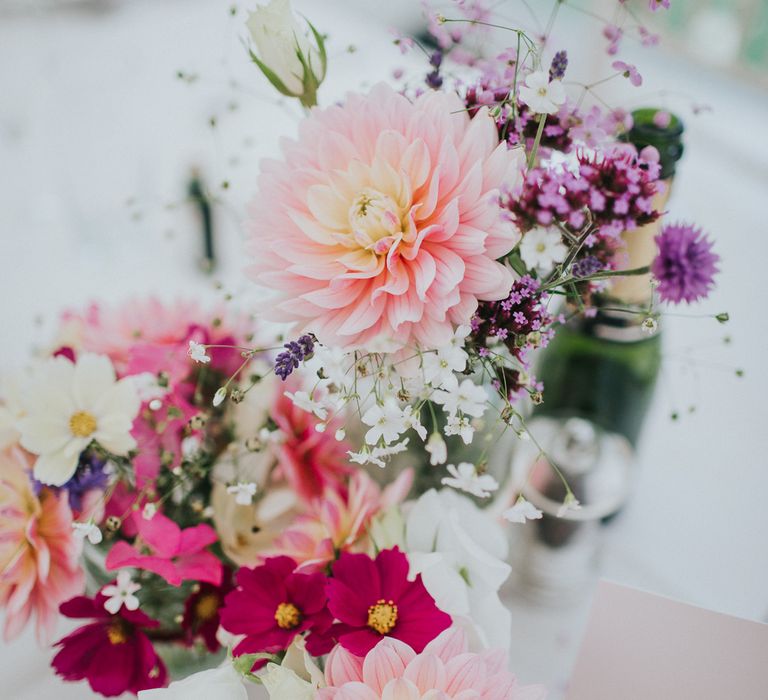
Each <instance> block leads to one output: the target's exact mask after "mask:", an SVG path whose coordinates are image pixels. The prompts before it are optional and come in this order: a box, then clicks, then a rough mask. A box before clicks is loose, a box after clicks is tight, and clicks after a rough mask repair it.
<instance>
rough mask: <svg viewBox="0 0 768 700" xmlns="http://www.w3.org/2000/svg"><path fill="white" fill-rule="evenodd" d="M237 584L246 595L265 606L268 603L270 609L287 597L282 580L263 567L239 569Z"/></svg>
mask: <svg viewBox="0 0 768 700" xmlns="http://www.w3.org/2000/svg"><path fill="white" fill-rule="evenodd" d="M237 583H238V584H239V585H240V587H241V588H242V589H243V590H244V591H245V592H246V593H249V594H250V595H251V596H253V597H255V598H258V599H259V600H260V601H262V602H263V603H264V604H265V605H266V604H267V603H269V604H270V605H271V606H272V608H276V607H277V606H278V605H279V604H280V603H284V602H285V601H286V599H287V597H288V595H287V591H286V590H285V583H284V580H283V578H281V577H278V576H275V575H274V574H273V573H271V572H270V571H268V570H267V569H266V568H265V567H263V566H259V567H256V568H255V569H240V571H238V572H237Z"/></svg>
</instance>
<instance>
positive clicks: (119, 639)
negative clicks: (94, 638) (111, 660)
mask: <svg viewBox="0 0 768 700" xmlns="http://www.w3.org/2000/svg"><path fill="white" fill-rule="evenodd" d="M107 638H108V639H109V643H110V644H125V643H126V642H127V641H128V629H127V628H126V626H125V623H124V622H123V621H122V620H120V619H117V620H115V621H114V622H112V623H111V624H110V625H109V627H107Z"/></svg>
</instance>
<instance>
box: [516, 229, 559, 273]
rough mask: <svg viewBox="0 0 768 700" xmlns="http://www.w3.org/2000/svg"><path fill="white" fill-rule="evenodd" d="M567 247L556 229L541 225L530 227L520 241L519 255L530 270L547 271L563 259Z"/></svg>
mask: <svg viewBox="0 0 768 700" xmlns="http://www.w3.org/2000/svg"><path fill="white" fill-rule="evenodd" d="M567 253H568V248H566V247H565V244H564V243H563V237H562V236H561V235H560V232H559V231H558V230H557V229H551V228H543V227H541V226H539V227H537V228H534V229H531V230H530V231H528V233H526V234H525V235H524V236H523V239H522V240H521V241H520V257H522V259H523V262H524V263H525V264H526V266H527V267H529V268H530V269H532V270H538V271H539V272H549V271H550V270H551V269H552V268H553V267H554V266H555V264H556V263H561V262H563V260H565V256H566V255H567Z"/></svg>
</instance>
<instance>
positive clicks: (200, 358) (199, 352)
mask: <svg viewBox="0 0 768 700" xmlns="http://www.w3.org/2000/svg"><path fill="white" fill-rule="evenodd" d="M187 355H189V356H190V357H191V358H192V359H193V360H194V361H195V362H200V363H201V364H204V365H207V364H208V363H209V362H210V361H211V358H210V357H208V355H207V354H206V352H205V345H201V344H200V343H196V342H195V341H194V340H190V341H189V350H187Z"/></svg>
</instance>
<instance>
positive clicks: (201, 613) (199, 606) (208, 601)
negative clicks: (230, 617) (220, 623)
mask: <svg viewBox="0 0 768 700" xmlns="http://www.w3.org/2000/svg"><path fill="white" fill-rule="evenodd" d="M220 602H221V601H220V600H219V596H217V595H214V594H213V593H211V594H208V595H204V596H203V597H202V598H200V600H198V601H197V603H196V604H195V617H196V618H197V619H198V620H201V621H203V622H206V621H207V620H212V619H213V618H214V617H216V613H218V612H219V606H220Z"/></svg>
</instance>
